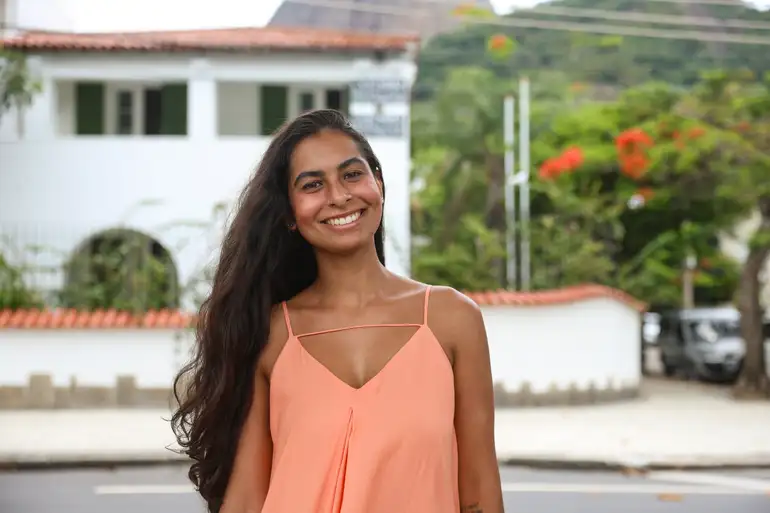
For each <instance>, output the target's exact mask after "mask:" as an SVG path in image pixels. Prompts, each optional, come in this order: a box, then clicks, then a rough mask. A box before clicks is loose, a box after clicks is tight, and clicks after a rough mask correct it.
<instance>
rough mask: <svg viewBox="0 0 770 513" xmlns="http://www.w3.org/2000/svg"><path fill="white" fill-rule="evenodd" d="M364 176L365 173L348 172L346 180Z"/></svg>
mask: <svg viewBox="0 0 770 513" xmlns="http://www.w3.org/2000/svg"><path fill="white" fill-rule="evenodd" d="M362 174H364V173H363V171H357V170H356V171H348V172H347V173H345V178H358V177H359V176H361V175H362Z"/></svg>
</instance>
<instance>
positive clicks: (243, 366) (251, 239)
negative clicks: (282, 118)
mask: <svg viewBox="0 0 770 513" xmlns="http://www.w3.org/2000/svg"><path fill="white" fill-rule="evenodd" d="M324 130H334V131H338V132H341V133H343V134H345V135H347V136H348V137H350V138H351V139H352V140H353V141H355V143H356V144H357V145H358V149H359V151H360V152H361V156H362V157H364V158H365V159H366V161H367V162H368V163H369V167H370V168H371V170H372V172H373V173H375V176H376V177H377V178H379V179H380V180H382V169H381V167H380V162H379V160H378V159H377V157H376V156H375V155H374V151H372V148H371V146H370V145H369V143H368V142H367V140H366V139H365V138H364V136H363V135H362V134H360V133H359V132H358V131H356V130H355V129H354V128H353V127H352V126H351V124H350V123H349V122H348V120H347V119H346V118H345V117H344V116H343V115H342V114H340V113H339V112H337V111H335V110H316V111H312V112H308V113H305V114H302V115H300V116H299V117H297V118H296V119H294V120H292V121H290V122H287V123H285V124H284V125H283V126H282V127H281V128H280V129H278V131H277V132H276V133H275V134H274V137H273V140H272V142H271V143H270V145H269V146H268V148H267V151H266V152H265V154H264V156H263V157H262V161H261V162H260V164H259V166H258V168H257V170H256V172H255V173H254V175H253V177H252V178H251V180H250V181H249V183H248V185H247V186H246V188H245V189H244V191H243V193H242V194H241V196H240V198H239V201H238V204H237V209H236V213H235V216H234V218H233V220H232V222H231V224H230V226H229V228H228V230H227V233H226V235H225V237H224V240H223V242H222V248H221V253H220V255H219V263H218V265H217V268H216V272H215V274H214V279H213V287H212V290H211V294H210V295H209V297H208V298H207V299H206V300H205V301H204V303H203V305H202V306H201V308H200V312H199V315H198V319H197V322H196V326H195V328H196V347H195V352H194V355H193V358H192V359H191V361H190V362H189V363H187V364H186V365H185V366H184V367H183V368H182V369H181V371H180V372H179V374H178V375H177V376H176V378H175V379H174V396H175V398H176V401H177V403H178V404H179V407H178V409H177V410H176V411H175V412H174V414H173V416H172V418H171V425H172V429H173V431H174V434H175V436H176V439H177V442H178V443H179V445H180V447H181V449H182V452H183V453H184V454H186V455H187V456H189V457H190V459H192V465H191V467H190V471H189V473H188V476H189V478H190V480H191V481H192V482H193V484H194V485H195V487H196V489H197V490H198V492H199V493H200V495H201V496H202V497H203V499H204V500H205V501H206V504H207V507H208V511H210V512H212V513H216V512H218V511H219V508H220V506H221V504H222V500H223V498H224V494H225V489H226V488H227V483H228V481H229V479H230V474H231V472H232V469H233V462H234V459H235V451H236V446H237V444H238V440H239V438H240V436H241V430H242V428H243V424H244V421H245V418H246V415H247V413H248V411H249V408H250V406H251V402H252V399H253V380H254V376H255V373H256V364H257V360H258V358H259V356H260V354H261V353H262V351H263V349H264V347H265V345H266V344H267V340H268V335H269V333H270V318H271V313H272V309H273V307H274V306H275V305H277V304H278V303H280V302H281V301H284V300H288V299H291V298H292V297H294V296H295V295H296V294H297V293H299V292H300V291H302V290H304V289H305V288H307V287H308V286H309V285H311V284H312V283H313V282H314V281H315V279H316V277H317V274H318V266H317V264H316V258H315V253H314V251H313V248H312V247H311V246H310V244H309V243H308V242H307V241H306V240H305V239H304V238H303V237H302V235H300V233H299V232H298V231H296V230H295V231H291V230H289V229H288V225H289V223H290V222H291V221H292V219H293V216H292V211H291V205H290V203H289V176H288V175H289V162H290V159H291V155H292V153H293V152H294V149H295V148H296V147H297V145H298V144H299V143H300V141H302V140H303V139H305V138H307V137H310V136H312V135H314V134H317V133H319V132H321V131H324ZM383 193H384V191H383ZM374 244H375V247H376V251H377V256H378V258H379V260H380V262H382V263H383V264H384V263H385V253H384V236H383V227H382V222H380V226H379V228H378V229H377V232H376V234H375V236H374Z"/></svg>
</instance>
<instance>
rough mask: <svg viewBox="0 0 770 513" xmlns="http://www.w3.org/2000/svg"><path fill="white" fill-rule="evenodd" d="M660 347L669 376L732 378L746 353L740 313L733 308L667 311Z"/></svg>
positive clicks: (661, 330)
mask: <svg viewBox="0 0 770 513" xmlns="http://www.w3.org/2000/svg"><path fill="white" fill-rule="evenodd" d="M658 346H659V347H660V351H661V360H662V363H663V369H664V372H665V374H666V375H667V376H673V375H674V374H676V373H682V374H684V376H685V377H687V378H690V379H701V378H702V379H709V380H719V381H732V380H734V379H735V378H737V376H738V374H739V373H740V370H741V366H742V364H743V358H744V356H745V354H746V344H745V343H744V340H743V338H742V337H741V332H740V313H739V312H738V310H737V309H735V308H732V307H721V308H694V309H690V310H676V311H671V312H664V313H663V314H662V315H661V321H660V334H659V335H658Z"/></svg>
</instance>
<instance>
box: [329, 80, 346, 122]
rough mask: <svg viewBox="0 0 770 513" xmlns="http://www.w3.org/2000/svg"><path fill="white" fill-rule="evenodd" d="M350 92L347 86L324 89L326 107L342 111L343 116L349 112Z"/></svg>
mask: <svg viewBox="0 0 770 513" xmlns="http://www.w3.org/2000/svg"><path fill="white" fill-rule="evenodd" d="M349 98H350V94H349V90H348V87H347V86H345V87H343V88H340V89H327V90H326V108H327V109H334V110H338V111H340V112H342V113H343V114H344V115H345V116H347V115H348V112H350V108H349V104H350V100H349Z"/></svg>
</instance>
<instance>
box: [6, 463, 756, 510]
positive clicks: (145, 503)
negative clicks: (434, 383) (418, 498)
mask: <svg viewBox="0 0 770 513" xmlns="http://www.w3.org/2000/svg"><path fill="white" fill-rule="evenodd" d="M501 477H502V482H503V490H504V493H505V508H506V511H508V512H519V511H536V512H538V513H617V512H618V511H624V512H626V513H634V512H638V513H663V512H673V511H675V512H677V513H724V512H726V511H730V512H733V513H766V512H767V511H769V510H770V509H769V508H770V470H767V471H762V470H757V471H733V472H728V471H719V472H716V471H714V472H650V473H647V474H646V475H633V474H632V475H624V474H621V473H618V472H593V471H584V472H576V471H559V470H534V469H526V468H510V467H503V468H501ZM107 511H109V512H110V513H135V512H137V511H145V512H148V513H149V512H158V513H203V511H204V509H203V506H202V505H201V502H200V499H199V498H198V497H197V495H195V493H193V490H192V488H191V486H190V485H189V484H188V482H187V480H186V477H185V469H184V468H183V467H181V466H167V467H151V468H124V469H118V470H114V471H111V470H76V471H63V470H62V471H28V472H8V473H2V474H0V512H2V513H104V512H107Z"/></svg>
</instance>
